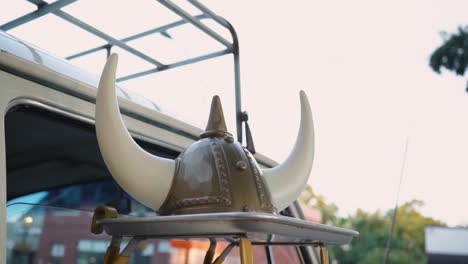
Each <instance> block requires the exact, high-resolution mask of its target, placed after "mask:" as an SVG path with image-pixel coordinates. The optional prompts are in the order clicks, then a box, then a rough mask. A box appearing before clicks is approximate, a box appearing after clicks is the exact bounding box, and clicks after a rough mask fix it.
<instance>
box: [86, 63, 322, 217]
mask: <svg viewBox="0 0 468 264" xmlns="http://www.w3.org/2000/svg"><path fill="white" fill-rule="evenodd" d="M117 60H118V58H117V55H116V54H112V55H111V56H110V57H109V59H108V61H107V63H106V65H105V67H104V70H103V73H102V76H101V80H100V82H99V90H98V95H97V100H96V113H95V118H96V133H97V139H98V143H99V148H100V150H101V154H102V156H103V158H104V161H105V163H106V165H107V167H108V169H109V171H110V172H111V174H112V176H113V177H114V179H115V180H116V181H117V183H118V184H119V185H120V186H121V187H122V188H123V189H124V190H125V191H126V192H128V193H129V194H130V195H131V196H133V197H134V198H135V199H137V200H138V201H140V202H141V203H143V204H144V205H146V206H148V207H150V208H152V209H154V210H156V211H159V212H160V213H161V214H162V215H170V214H193V213H211V212H242V211H244V212H245V211H255V212H269V213H274V212H276V211H281V210H283V209H284V208H286V207H287V206H288V205H290V204H291V203H292V202H293V201H294V200H296V199H297V197H298V196H299V195H300V193H301V192H302V190H303V189H304V187H305V186H306V184H307V180H308V178H309V174H310V170H311V168H312V161H313V156H314V130H313V123H312V114H311V110H310V105H309V101H308V99H307V96H306V94H305V93H304V92H303V91H301V92H300V101H301V122H300V128H299V134H298V136H297V139H296V143H295V145H294V148H293V150H292V151H291V153H290V154H289V156H288V158H287V159H286V160H285V161H284V162H283V163H281V164H279V165H278V166H276V167H274V168H269V169H261V168H260V167H259V165H258V164H257V162H256V160H255V158H254V157H253V155H252V154H251V153H250V152H249V151H248V150H247V149H246V148H244V147H243V146H241V144H240V143H238V142H235V141H234V138H233V137H232V135H231V134H230V133H229V132H227V129H226V124H225V121H224V116H223V110H222V106H221V101H220V99H219V97H218V96H215V97H214V98H213V101H212V104H211V112H210V117H209V121H208V125H207V127H206V130H205V132H203V133H202V134H201V135H200V140H198V141H196V142H195V143H193V144H192V145H190V146H189V147H188V148H187V149H185V151H183V152H182V153H181V154H180V156H179V157H178V158H177V159H176V160H171V159H166V158H161V157H158V156H155V155H152V154H150V153H148V152H146V151H145V150H143V149H142V148H140V147H139V146H138V145H137V144H136V143H135V141H134V140H133V139H132V137H131V136H130V134H129V132H128V131H127V128H126V127H125V124H124V122H123V119H122V117H121V115H120V112H119V106H118V102H117V96H116V91H115V73H116V68H117Z"/></svg>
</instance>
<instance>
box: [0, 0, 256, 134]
mask: <svg viewBox="0 0 468 264" xmlns="http://www.w3.org/2000/svg"><path fill="white" fill-rule="evenodd" d="M26 1H28V2H30V3H32V4H34V5H36V6H37V10H35V11H33V12H30V13H28V14H25V15H23V16H21V17H18V18H16V19H13V20H11V21H10V22H7V23H5V24H3V25H0V30H3V31H8V30H11V29H13V28H15V27H18V26H21V25H23V24H25V23H28V22H30V21H32V20H35V19H37V18H40V17H42V16H45V15H47V14H54V15H56V16H57V17H59V18H61V19H63V20H65V21H67V22H69V23H71V24H73V25H75V26H77V27H79V28H81V29H83V30H85V31H87V32H89V33H91V34H93V35H94V36H96V37H99V38H101V39H103V40H105V41H106V42H107V44H104V45H101V46H98V47H95V48H92V49H88V50H84V51H82V52H79V53H76V54H73V55H70V56H68V57H66V59H68V60H72V59H76V58H79V57H82V56H85V55H89V54H92V53H95V52H98V51H101V50H106V51H107V56H109V55H110V52H111V49H112V47H119V48H121V49H123V50H125V51H127V52H129V53H130V54H132V55H134V56H136V57H138V58H140V59H142V60H145V61H147V62H149V63H150V64H153V65H154V68H152V69H149V70H145V71H140V72H136V73H132V74H130V75H126V76H120V77H118V78H117V79H116V81H117V82H123V81H127V80H131V79H134V78H138V77H142V76H145V75H149V74H154V73H157V72H161V71H166V70H170V69H174V68H177V67H181V66H185V65H189V64H193V63H197V62H201V61H205V60H209V59H213V58H217V57H220V56H224V55H227V54H232V55H233V59H234V60H233V64H234V89H235V107H236V109H235V110H236V128H237V139H238V141H239V142H242V138H243V136H242V122H245V121H247V116H246V113H245V112H243V111H242V104H241V83H240V61H239V40H238V38H237V34H236V31H235V29H234V27H233V26H232V25H231V24H230V23H229V21H227V20H226V19H224V18H222V17H220V16H218V15H216V14H215V13H214V12H213V11H211V10H210V9H208V8H207V7H206V6H205V5H203V4H202V3H200V2H199V1H198V0H187V1H188V2H189V3H190V4H191V5H192V6H194V7H196V8H197V9H198V10H200V11H201V12H202V14H200V15H196V16H193V15H191V14H190V13H188V12H187V11H186V10H184V9H183V8H181V7H180V6H178V5H176V4H175V3H173V2H172V1H170V0H157V1H158V2H159V3H160V4H162V5H163V6H165V7H166V8H168V9H169V10H171V11H172V12H173V13H175V14H176V15H178V16H179V17H180V18H181V20H179V21H176V22H173V23H170V24H166V25H163V26H159V27H156V28H153V29H150V30H147V31H144V32H140V33H138V34H134V35H131V36H128V37H126V38H122V39H117V38H114V37H112V36H110V35H108V34H106V33H104V32H102V31H100V30H99V29H97V28H95V27H93V26H91V25H89V24H87V23H85V22H83V21H81V20H79V19H78V18H76V17H74V16H72V15H70V14H68V13H66V12H64V11H63V10H61V9H62V8H64V7H66V6H68V5H70V4H72V3H74V2H76V1H77V0H57V1H55V2H53V3H50V4H49V3H47V2H46V1H43V0H26ZM204 19H211V20H213V21H215V22H216V23H218V24H219V25H221V26H222V27H224V28H226V29H228V30H229V32H230V34H231V37H232V42H231V41H228V40H226V39H225V38H224V37H222V36H221V35H219V34H218V33H216V32H215V31H214V30H213V29H211V28H210V27H209V26H207V25H205V24H203V23H201V20H204ZM185 24H192V25H193V26H195V27H196V28H198V29H199V30H200V31H201V32H203V33H205V34H206V35H208V36H209V37H211V38H212V39H214V40H215V41H217V42H218V43H220V44H222V45H223V46H224V47H225V48H224V49H222V50H217V51H213V52H210V53H207V54H203V55H199V56H196V57H192V58H188V59H184V60H181V61H177V62H174V63H170V64H165V63H163V62H161V61H159V60H157V59H155V58H153V57H151V56H149V55H147V54H145V53H143V52H141V51H139V50H137V49H135V48H133V47H131V46H129V45H128V44H127V42H129V41H132V40H136V39H139V38H143V37H146V36H149V35H152V34H161V35H163V36H167V30H169V29H172V28H176V27H179V26H181V25H185Z"/></svg>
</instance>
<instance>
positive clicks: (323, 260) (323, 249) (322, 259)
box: [320, 246, 330, 264]
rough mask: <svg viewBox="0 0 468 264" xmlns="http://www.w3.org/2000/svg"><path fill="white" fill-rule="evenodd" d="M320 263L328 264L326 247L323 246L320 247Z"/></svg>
mask: <svg viewBox="0 0 468 264" xmlns="http://www.w3.org/2000/svg"><path fill="white" fill-rule="evenodd" d="M320 263H322V264H329V263H330V262H329V256H328V249H327V248H326V247H324V246H321V247H320Z"/></svg>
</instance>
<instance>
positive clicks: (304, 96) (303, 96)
mask: <svg viewBox="0 0 468 264" xmlns="http://www.w3.org/2000/svg"><path fill="white" fill-rule="evenodd" d="M299 97H300V101H301V104H303V103H307V104H309V98H308V97H307V94H306V92H305V91H304V90H300V91H299Z"/></svg>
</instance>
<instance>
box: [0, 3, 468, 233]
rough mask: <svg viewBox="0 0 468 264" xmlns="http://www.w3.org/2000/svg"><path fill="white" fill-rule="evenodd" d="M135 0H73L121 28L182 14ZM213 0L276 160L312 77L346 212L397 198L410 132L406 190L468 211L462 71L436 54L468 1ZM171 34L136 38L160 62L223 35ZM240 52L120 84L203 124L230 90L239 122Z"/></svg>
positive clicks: (73, 43)
mask: <svg viewBox="0 0 468 264" xmlns="http://www.w3.org/2000/svg"><path fill="white" fill-rule="evenodd" d="M24 2H25V3H22V2H21V1H15V4H8V5H7V8H5V9H3V8H2V9H3V10H2V11H0V23H3V22H6V21H8V20H9V19H11V18H13V17H15V16H18V15H21V14H24V13H25V12H28V11H32V10H34V9H33V6H32V5H30V4H28V3H26V1H24ZM177 2H182V1H177ZM128 3H129V2H128V1H110V0H109V1H99V2H96V1H91V0H81V1H79V2H77V3H76V4H73V5H72V6H70V7H67V8H66V10H67V12H70V13H71V14H73V15H76V16H77V17H79V18H80V19H82V20H84V21H86V22H89V23H92V24H94V25H96V26H97V27H98V28H100V29H101V30H103V31H105V32H108V33H111V34H112V35H114V36H116V37H125V36H128V35H131V34H132V33H137V32H139V31H143V30H146V29H149V28H152V27H154V26H156V25H160V24H161V23H163V22H164V21H174V20H175V18H176V17H175V16H174V15H173V14H171V13H170V12H168V11H166V10H164V8H161V7H159V6H157V5H158V4H157V2H155V1H152V0H138V1H132V3H135V6H129V5H128ZM137 3H138V4H137ZM203 3H205V4H206V5H207V6H209V7H211V8H212V9H213V10H214V11H216V12H217V13H218V14H219V15H222V16H224V17H225V18H227V19H228V20H230V21H231V22H232V24H233V25H234V26H235V27H236V29H237V31H238V34H239V38H240V46H241V65H242V66H241V68H242V85H243V90H242V99H243V107H244V109H245V110H247V111H248V112H249V114H250V125H251V128H252V130H253V133H254V139H255V144H256V146H257V149H258V150H259V152H261V153H263V154H265V155H267V156H269V157H271V158H273V159H275V160H278V161H281V160H282V159H283V158H285V157H286V156H287V154H288V152H289V151H290V150H291V147H292V145H293V143H294V139H295V136H296V133H297V129H298V122H299V95H298V92H299V90H301V89H303V90H305V91H306V92H307V94H308V96H309V100H310V101H311V106H312V110H313V115H314V122H315V129H316V158H315V162H314V166H313V169H312V174H311V177H310V180H309V183H310V184H311V185H312V187H313V188H314V190H315V191H316V192H318V193H320V194H322V195H324V196H325V197H326V198H327V199H328V201H332V202H334V203H336V204H337V205H338V207H339V208H340V212H341V213H342V214H343V215H346V214H349V213H352V212H354V211H355V210H356V209H357V208H363V209H365V210H377V209H381V210H386V209H388V208H391V207H393V206H394V203H395V198H396V193H397V184H398V180H399V176H400V170H401V166H402V161H403V152H404V146H405V141H406V139H407V138H409V145H408V156H407V162H406V164H407V167H406V170H405V174H404V177H403V183H402V189H401V195H400V203H402V202H404V201H408V200H411V199H421V200H423V201H424V202H425V206H424V207H423V208H422V210H423V212H424V213H425V214H426V215H429V216H432V217H435V218H437V219H441V220H443V221H446V222H448V223H449V224H451V225H456V224H468V211H467V210H465V209H464V208H465V207H466V201H467V200H468V192H467V191H466V189H467V186H468V164H467V162H466V158H467V157H468V123H467V122H466V120H467V119H468V94H466V93H465V85H466V80H465V78H460V77H454V76H453V74H452V73H445V74H442V75H437V74H435V73H434V72H433V71H432V70H431V69H430V68H429V67H428V59H429V56H430V54H431V52H432V51H433V50H434V49H435V48H436V47H437V46H438V45H440V44H441V37H440V35H439V32H440V31H443V30H447V31H449V32H453V31H455V30H456V28H457V26H458V25H460V24H464V23H467V22H468V16H467V13H466V10H468V2H466V1H461V0H459V1H427V0H425V1H423V0H420V1H403V0H400V1H385V2H384V1H372V0H366V1H364V0H363V1H315V0H314V1H227V0H223V1H220V0H216V1H215V0H209V1H208V0H205V1H203ZM448 3H449V5H448ZM136 5H138V6H136ZM154 6H157V8H158V9H157V10H156V9H154V8H155V7H154ZM104 11H106V12H108V13H105V12H104ZM155 14H157V15H155ZM217 30H218V29H217ZM10 33H12V34H14V35H17V36H20V37H22V38H24V39H25V40H26V41H28V42H31V43H34V44H36V45H37V46H39V47H42V48H44V49H46V50H50V51H52V53H54V54H57V55H59V56H67V55H71V54H73V53H75V52H78V51H81V50H83V49H84V48H89V47H93V46H95V45H97V44H101V43H102V41H100V40H99V39H96V38H92V37H89V36H88V35H87V34H86V33H84V32H81V31H79V30H75V29H73V28H72V27H71V26H69V25H67V24H66V23H62V22H61V21H60V19H58V18H55V17H52V16H47V17H44V18H41V19H39V20H37V21H36V22H34V23H33V24H31V25H29V26H24V27H20V28H18V29H15V30H12V31H11V32H10ZM169 33H170V34H171V35H173V37H174V40H170V39H167V38H164V37H161V36H154V37H152V38H149V39H146V40H141V41H137V42H133V43H132V45H133V46H134V47H136V48H138V49H141V50H143V51H145V52H148V53H150V54H151V55H154V56H156V57H158V58H160V59H161V60H163V62H166V61H175V60H177V59H178V58H183V57H187V56H188V57H190V56H193V55H197V54H198V55H199V54H202V53H203V52H208V51H210V50H211V51H212V50H217V49H221V48H222V46H220V45H219V44H217V43H214V42H213V41H212V40H211V39H209V38H207V37H205V36H203V35H202V34H200V33H199V32H198V31H197V30H196V29H192V28H190V27H184V28H181V29H179V30H174V31H170V32H169ZM220 33H221V34H223V35H225V36H228V35H227V34H226V32H222V31H221V32H220ZM176 39H177V40H178V41H176ZM114 51H116V52H119V53H120V55H121V63H120V65H119V67H120V68H119V74H120V75H124V74H128V73H131V72H135V71H137V70H139V69H148V67H150V66H149V65H147V64H145V63H142V62H141V61H138V60H135V59H131V57H130V56H127V55H126V54H125V53H124V52H122V51H121V50H120V51H119V50H118V49H115V50H114ZM103 57H104V54H102V53H101V54H96V55H95V56H92V57H88V58H86V59H83V60H77V61H75V62H74V63H76V64H78V65H80V66H81V67H83V68H86V69H87V70H88V71H91V72H95V73H99V72H100V70H101V68H102V65H103V63H104V61H103ZM231 63H232V60H231V58H230V57H228V56H227V57H224V58H221V59H217V60H215V61H212V62H206V63H202V64H200V65H198V66H195V67H187V68H184V69H182V68H181V69H177V70H174V71H168V72H166V73H163V74H159V75H154V76H149V77H147V78H142V79H140V80H135V81H130V82H125V83H123V84H122V85H123V86H124V87H127V88H128V89H129V90H131V91H134V92H137V93H141V94H144V95H146V96H147V97H149V98H151V99H152V100H154V101H155V102H157V103H159V104H160V105H161V107H162V109H163V110H164V111H165V112H166V113H169V114H171V115H174V116H176V117H178V118H181V119H183V120H185V121H188V122H190V123H192V124H195V125H197V126H200V127H203V126H204V125H205V123H206V119H207V117H208V116H207V115H208V114H207V113H208V108H209V101H210V98H211V96H212V95H214V94H220V95H221V97H222V100H223V105H224V108H225V111H226V115H227V118H228V120H229V128H230V130H231V131H234V130H235V127H234V123H233V120H234V119H233V116H234V115H233V109H234V97H233V83H232V78H233V77H232V64H231Z"/></svg>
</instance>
